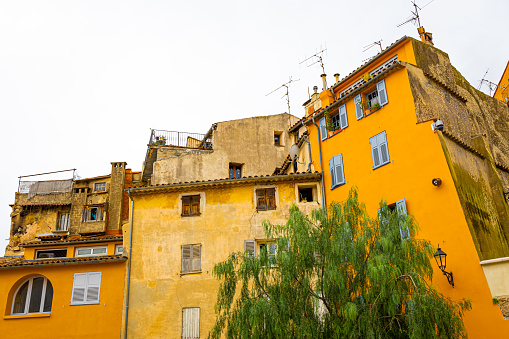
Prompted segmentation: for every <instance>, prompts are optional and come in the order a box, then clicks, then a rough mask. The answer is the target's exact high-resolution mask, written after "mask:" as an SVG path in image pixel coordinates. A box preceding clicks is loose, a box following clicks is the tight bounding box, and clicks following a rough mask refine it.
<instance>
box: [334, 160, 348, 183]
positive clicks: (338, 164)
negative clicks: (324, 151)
mask: <svg viewBox="0 0 509 339" xmlns="http://www.w3.org/2000/svg"><path fill="white" fill-rule="evenodd" d="M333 159H334V174H335V175H336V180H335V182H336V185H341V184H344V183H345V172H344V169H343V155H342V154H339V155H336V156H335V157H334V158H333Z"/></svg>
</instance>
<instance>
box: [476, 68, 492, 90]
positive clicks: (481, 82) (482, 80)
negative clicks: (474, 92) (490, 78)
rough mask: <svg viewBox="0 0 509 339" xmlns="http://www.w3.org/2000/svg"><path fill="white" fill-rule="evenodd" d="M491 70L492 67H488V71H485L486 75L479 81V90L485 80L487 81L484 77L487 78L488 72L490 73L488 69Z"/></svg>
mask: <svg viewBox="0 0 509 339" xmlns="http://www.w3.org/2000/svg"><path fill="white" fill-rule="evenodd" d="M489 70H490V69H489V68H488V69H487V70H486V73H484V75H483V77H482V79H481V81H479V87H477V89H478V90H479V91H480V90H481V87H482V84H483V82H484V81H486V80H484V79H486V74H488V71H489Z"/></svg>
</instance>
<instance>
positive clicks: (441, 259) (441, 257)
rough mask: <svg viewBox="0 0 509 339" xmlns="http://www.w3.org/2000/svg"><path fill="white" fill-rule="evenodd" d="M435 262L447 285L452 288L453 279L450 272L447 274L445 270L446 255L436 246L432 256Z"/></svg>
mask: <svg viewBox="0 0 509 339" xmlns="http://www.w3.org/2000/svg"><path fill="white" fill-rule="evenodd" d="M434 257H435V261H436V262H437V265H438V268H440V270H441V271H442V273H443V274H444V275H445V276H446V277H447V281H448V282H449V284H451V285H452V287H454V279H453V278H452V272H447V271H446V270H445V268H446V267H447V254H446V253H445V252H444V251H442V250H441V249H440V246H438V249H437V251H436V252H435V254H434Z"/></svg>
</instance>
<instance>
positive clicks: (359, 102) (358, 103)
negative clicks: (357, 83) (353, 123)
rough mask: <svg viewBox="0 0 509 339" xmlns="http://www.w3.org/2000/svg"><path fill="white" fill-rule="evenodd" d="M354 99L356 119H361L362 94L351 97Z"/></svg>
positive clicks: (362, 111) (362, 115) (362, 112)
mask: <svg viewBox="0 0 509 339" xmlns="http://www.w3.org/2000/svg"><path fill="white" fill-rule="evenodd" d="M353 100H354V101H355V115H356V116H357V120H359V119H362V118H363V117H364V110H363V109H362V96H361V95H360V94H359V95H356V96H355V98H354V99H353Z"/></svg>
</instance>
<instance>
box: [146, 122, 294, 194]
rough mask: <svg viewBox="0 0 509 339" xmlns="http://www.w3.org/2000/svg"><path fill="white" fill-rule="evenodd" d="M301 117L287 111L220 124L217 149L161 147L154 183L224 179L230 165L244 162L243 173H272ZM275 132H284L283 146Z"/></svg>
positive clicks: (283, 155)
mask: <svg viewBox="0 0 509 339" xmlns="http://www.w3.org/2000/svg"><path fill="white" fill-rule="evenodd" d="M297 120H298V119H297V118H296V117H294V116H292V115H290V114H287V113H283V114H278V115H271V116H259V117H252V118H246V119H239V120H232V121H225V122H220V123H217V125H216V129H215V130H214V132H213V148H214V149H213V151H207V150H206V151H203V150H177V149H165V147H161V148H159V149H158V151H157V161H156V162H155V163H154V167H153V168H154V171H153V179H152V184H168V183H174V182H185V181H197V180H210V179H221V178H227V177H228V164H229V163H230V162H231V163H237V164H242V176H254V175H265V174H272V173H273V172H274V169H275V168H276V167H278V166H281V164H282V163H283V161H284V159H285V158H286V156H287V155H288V153H289V151H290V146H291V145H292V140H291V139H290V138H289V136H288V132H287V131H288V128H289V127H290V126H291V125H292V124H294V123H295V122H296V121H297ZM274 132H281V133H282V138H281V140H282V145H283V146H276V145H274Z"/></svg>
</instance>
